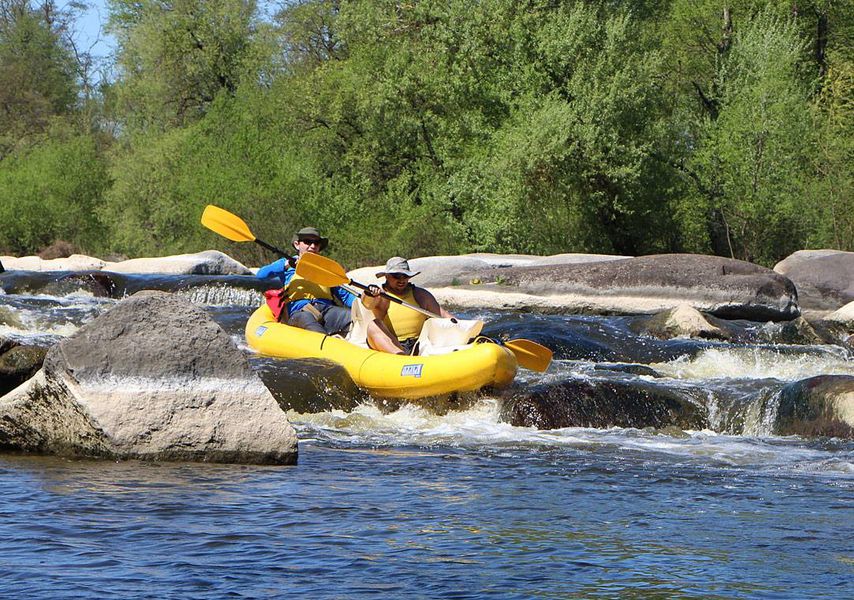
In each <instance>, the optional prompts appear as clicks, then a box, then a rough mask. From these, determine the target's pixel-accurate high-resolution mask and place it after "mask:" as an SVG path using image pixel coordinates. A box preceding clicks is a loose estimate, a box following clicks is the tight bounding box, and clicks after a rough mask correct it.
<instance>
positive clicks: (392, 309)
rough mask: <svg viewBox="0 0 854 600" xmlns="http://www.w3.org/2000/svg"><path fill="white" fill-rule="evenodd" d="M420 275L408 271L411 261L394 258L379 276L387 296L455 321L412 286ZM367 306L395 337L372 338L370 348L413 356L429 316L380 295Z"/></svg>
mask: <svg viewBox="0 0 854 600" xmlns="http://www.w3.org/2000/svg"><path fill="white" fill-rule="evenodd" d="M418 273H420V271H413V270H412V269H410V268H409V261H408V260H406V259H405V258H402V257H400V256H394V257H392V258H390V259H388V262H386V264H385V269H383V270H382V271H380V272H379V273H377V277H378V278H379V277H385V283H384V284H383V286H382V287H383V290H384V291H385V292H386V293H387V294H391V295H392V296H396V297H398V298H400V299H401V300H403V301H404V302H408V303H409V304H415V305H418V306H420V307H421V308H423V309H425V310H429V311H430V312H432V313H436V314H438V315H441V316H442V317H444V318H446V319H453V318H454V316H453V315H452V314H451V313H449V312H448V311H446V310H445V309H444V308H442V307H441V306H439V302H438V301H437V300H436V298H435V297H434V296H433V294H431V293H430V292H428V291H427V290H425V289H424V288H421V287H418V286H415V285H413V284H412V283H410V279H412V278H413V277H415V276H416V275H418ZM364 303H365V305H366V306H368V308H370V309H371V312H372V313H373V315H374V318H376V319H377V320H379V321H381V322H383V323H384V324H385V326H386V328H387V329H388V330H389V331H390V332H391V334H392V336H391V337H388V336H383V335H375V336H370V338H369V340H370V344H371V346H372V347H373V348H374V349H375V350H382V351H383V352H390V353H392V354H410V353H411V352H412V348H413V347H414V346H415V342H417V341H418V336H419V335H420V334H421V328H422V327H423V326H424V321H426V320H427V316H426V315H424V314H423V313H420V312H418V311H415V310H412V309H411V308H407V307H405V306H401V305H400V304H397V303H394V302H390V301H389V300H387V299H386V298H383V297H381V296H380V297H376V298H370V299H366V301H365V302H364Z"/></svg>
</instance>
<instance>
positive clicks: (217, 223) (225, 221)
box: [202, 204, 255, 242]
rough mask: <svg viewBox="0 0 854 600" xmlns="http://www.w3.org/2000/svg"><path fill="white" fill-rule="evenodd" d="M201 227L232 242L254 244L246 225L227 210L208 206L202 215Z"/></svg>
mask: <svg viewBox="0 0 854 600" xmlns="http://www.w3.org/2000/svg"><path fill="white" fill-rule="evenodd" d="M202 225H204V226H205V227H207V228H208V229H210V230H211V231H213V232H215V233H218V234H220V235H221V236H222V237H224V238H226V239H229V240H231V241H232V242H254V241H255V236H254V235H252V232H251V231H249V227H248V226H247V225H246V223H245V222H244V221H243V219H241V218H240V217H238V216H237V215H234V214H232V213H230V212H228V211H227V210H225V209H223V208H220V207H218V206H214V205H213V204H208V205H207V206H206V207H205V211H204V212H203V213H202Z"/></svg>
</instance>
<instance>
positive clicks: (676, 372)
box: [650, 347, 854, 381]
mask: <svg viewBox="0 0 854 600" xmlns="http://www.w3.org/2000/svg"><path fill="white" fill-rule="evenodd" d="M650 366H651V367H652V368H653V369H655V370H656V371H658V372H659V373H661V374H663V375H665V376H667V377H671V378H674V379H695V380H709V379H778V380H782V381H797V380H799V379H805V378H807V377H813V376H815V375H830V374H836V375H839V374H843V375H854V360H852V359H851V357H850V356H848V353H847V351H845V350H844V349H843V348H837V347H828V348H827V349H821V350H818V351H815V350H814V349H813V350H812V351H810V352H809V353H802V354H794V353H792V352H791V349H790V348H787V349H786V350H783V349H781V348H774V347H752V348H727V349H720V348H712V349H707V350H703V351H701V352H700V353H699V354H698V355H697V356H695V357H693V358H689V357H680V358H678V359H676V360H674V361H670V362H665V363H654V364H651V365H650Z"/></svg>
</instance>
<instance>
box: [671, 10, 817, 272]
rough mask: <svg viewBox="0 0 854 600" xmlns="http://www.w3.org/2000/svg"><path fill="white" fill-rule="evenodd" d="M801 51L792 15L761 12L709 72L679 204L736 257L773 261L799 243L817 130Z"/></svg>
mask: <svg viewBox="0 0 854 600" xmlns="http://www.w3.org/2000/svg"><path fill="white" fill-rule="evenodd" d="M802 56H803V41H802V40H801V39H800V38H799V35H798V32H797V29H796V27H795V26H794V24H793V22H792V21H791V20H786V21H783V20H781V19H778V18H777V17H774V16H772V15H771V14H769V13H763V14H760V15H759V16H757V17H755V18H754V19H753V20H751V21H750V22H749V23H748V24H747V25H746V26H744V27H743V28H742V29H741V30H740V31H738V32H736V33H735V34H734V36H733V40H732V47H731V49H730V50H729V51H728V55H727V57H726V60H724V61H722V63H721V66H720V69H719V72H718V75H717V78H716V80H715V88H716V89H717V90H718V93H717V98H716V104H717V108H716V111H715V112H716V114H715V115H708V116H707V117H706V118H705V119H704V121H703V123H702V125H703V129H702V131H701V133H700V135H699V137H698V139H697V140H696V144H697V148H696V150H695V151H694V152H693V155H692V156H691V157H690V159H689V161H688V169H687V172H689V173H692V174H693V177H694V179H693V182H692V183H693V184H694V186H695V187H694V192H693V193H692V194H689V195H688V196H686V197H685V198H684V199H683V202H682V204H681V211H682V215H683V217H684V218H685V222H686V223H688V224H693V234H694V235H695V236H696V235H697V234H698V233H699V232H700V231H701V227H700V226H698V225H699V224H700V223H702V222H703V221H705V222H706V225H707V226H708V227H710V228H712V229H713V231H712V232H711V236H712V239H716V240H718V243H719V244H720V245H721V246H722V248H721V247H720V246H719V247H718V248H716V249H717V250H719V251H720V250H723V252H722V253H726V254H728V255H730V256H732V257H735V258H740V259H743V260H749V261H755V262H761V263H765V264H773V262H775V261H776V260H779V259H780V258H782V257H783V256H785V255H787V254H789V253H790V252H792V251H794V250H796V249H798V248H799V247H800V245H801V244H802V243H803V241H804V238H805V227H806V223H805V221H804V219H803V217H804V213H803V209H804V202H803V196H804V191H805V181H806V180H807V179H808V156H809V152H810V147H811V144H812V141H813V139H814V137H813V127H812V115H811V112H810V108H809V102H808V97H809V89H808V87H807V86H806V85H804V83H803V80H804V78H803V77H802V75H801V73H800V67H801V65H802ZM715 228H719V229H717V230H715ZM690 229H691V227H689V231H690ZM689 235H690V234H689ZM689 239H691V238H690V237H689ZM694 239H695V240H697V241H699V243H700V244H702V239H703V237H702V236H699V237H695V238H694ZM698 249H700V250H702V249H703V247H702V246H700V247H699V248H698Z"/></svg>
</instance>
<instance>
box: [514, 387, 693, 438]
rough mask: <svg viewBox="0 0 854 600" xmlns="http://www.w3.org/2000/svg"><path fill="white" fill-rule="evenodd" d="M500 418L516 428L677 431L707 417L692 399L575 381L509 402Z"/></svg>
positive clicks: (666, 391)
mask: <svg viewBox="0 0 854 600" xmlns="http://www.w3.org/2000/svg"><path fill="white" fill-rule="evenodd" d="M501 419H502V420H503V421H505V422H508V423H510V424H512V425H515V426H517V427H536V428H537V429H560V428H562V427H596V428H604V427H614V426H616V427H635V428H639V429H640V428H644V427H654V428H664V427H678V428H680V429H702V428H703V427H705V426H706V423H707V415H706V411H705V409H704V408H703V407H701V406H699V405H698V404H697V403H695V402H693V401H692V400H691V399H690V398H687V397H685V396H682V395H680V394H679V393H677V392H675V391H673V390H669V389H666V388H663V387H659V386H656V385H653V384H647V383H643V382H632V383H627V382H618V381H591V380H579V379H573V380H569V381H562V382H560V383H558V384H554V385H540V386H536V387H534V388H532V389H531V390H529V391H527V392H526V393H524V394H522V395H519V396H516V397H514V398H511V399H509V400H507V401H506V402H505V403H504V404H503V406H502V410H501Z"/></svg>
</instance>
